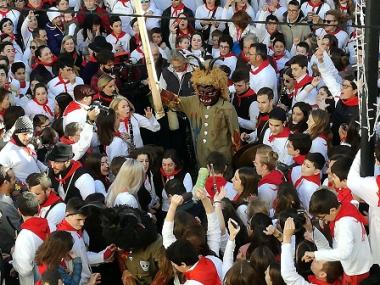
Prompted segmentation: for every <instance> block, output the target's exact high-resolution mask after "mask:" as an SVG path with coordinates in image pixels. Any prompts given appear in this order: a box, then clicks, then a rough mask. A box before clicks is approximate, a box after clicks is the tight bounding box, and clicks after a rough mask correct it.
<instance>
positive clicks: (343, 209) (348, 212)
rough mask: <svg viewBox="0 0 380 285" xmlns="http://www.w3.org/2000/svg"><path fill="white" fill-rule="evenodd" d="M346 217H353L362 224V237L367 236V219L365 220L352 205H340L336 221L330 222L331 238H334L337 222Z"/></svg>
mask: <svg viewBox="0 0 380 285" xmlns="http://www.w3.org/2000/svg"><path fill="white" fill-rule="evenodd" d="M344 217H352V218H354V219H355V220H356V221H357V222H359V223H361V224H362V235H363V237H364V236H365V229H364V225H366V224H367V221H366V219H365V218H364V216H363V215H362V214H361V213H360V212H359V210H358V209H357V208H356V207H355V206H354V205H352V204H351V203H342V204H341V205H340V208H339V211H338V214H337V215H336V217H335V220H334V221H332V222H330V224H329V227H330V233H331V236H332V237H334V230H335V229H334V228H335V223H336V222H337V221H339V220H340V219H341V218H344Z"/></svg>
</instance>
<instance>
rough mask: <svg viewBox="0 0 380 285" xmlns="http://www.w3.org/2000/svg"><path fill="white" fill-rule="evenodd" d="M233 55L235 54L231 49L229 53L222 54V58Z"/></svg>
mask: <svg viewBox="0 0 380 285" xmlns="http://www.w3.org/2000/svg"><path fill="white" fill-rule="evenodd" d="M232 56H235V55H234V53H233V52H232V51H230V52H229V53H227V54H226V55H220V57H221V58H223V59H225V58H228V57H232Z"/></svg>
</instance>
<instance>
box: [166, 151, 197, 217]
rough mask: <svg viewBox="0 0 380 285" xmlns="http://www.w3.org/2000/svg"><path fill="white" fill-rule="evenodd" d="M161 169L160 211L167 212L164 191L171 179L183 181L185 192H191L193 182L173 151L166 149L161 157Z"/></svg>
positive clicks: (167, 199) (167, 202) (167, 207)
mask: <svg viewBox="0 0 380 285" xmlns="http://www.w3.org/2000/svg"><path fill="white" fill-rule="evenodd" d="M161 165H162V167H161V168H160V174H161V181H162V186H163V188H164V189H163V190H162V211H163V212H167V211H168V209H169V204H170V201H169V198H168V195H167V194H166V191H165V184H166V182H168V181H169V180H171V179H173V178H178V179H180V180H181V181H183V185H184V186H185V188H186V192H191V191H192V189H193V181H192V180H191V176H190V174H189V173H187V172H186V171H184V170H183V168H182V164H181V162H180V160H179V157H178V156H177V152H176V151H175V150H173V149H168V150H166V151H165V152H164V155H163V156H162V164H161Z"/></svg>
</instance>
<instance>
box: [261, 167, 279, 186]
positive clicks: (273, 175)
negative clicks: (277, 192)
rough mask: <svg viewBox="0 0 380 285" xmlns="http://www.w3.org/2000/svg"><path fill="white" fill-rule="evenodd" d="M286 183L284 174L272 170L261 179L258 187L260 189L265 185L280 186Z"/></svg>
mask: <svg viewBox="0 0 380 285" xmlns="http://www.w3.org/2000/svg"><path fill="white" fill-rule="evenodd" d="M284 181H285V179H284V174H283V173H282V172H281V171H279V170H272V171H271V172H269V173H268V174H267V175H264V176H263V177H262V178H261V179H260V181H259V183H258V184H257V185H258V187H260V186H261V185H264V184H272V185H276V186H278V185H280V184H281V183H283V182H284Z"/></svg>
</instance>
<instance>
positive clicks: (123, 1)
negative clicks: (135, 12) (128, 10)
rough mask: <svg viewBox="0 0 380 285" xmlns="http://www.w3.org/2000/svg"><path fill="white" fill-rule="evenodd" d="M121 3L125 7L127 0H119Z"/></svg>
mask: <svg viewBox="0 0 380 285" xmlns="http://www.w3.org/2000/svg"><path fill="white" fill-rule="evenodd" d="M120 2H121V4H123V6H124V7H127V3H128V2H129V0H120Z"/></svg>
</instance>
